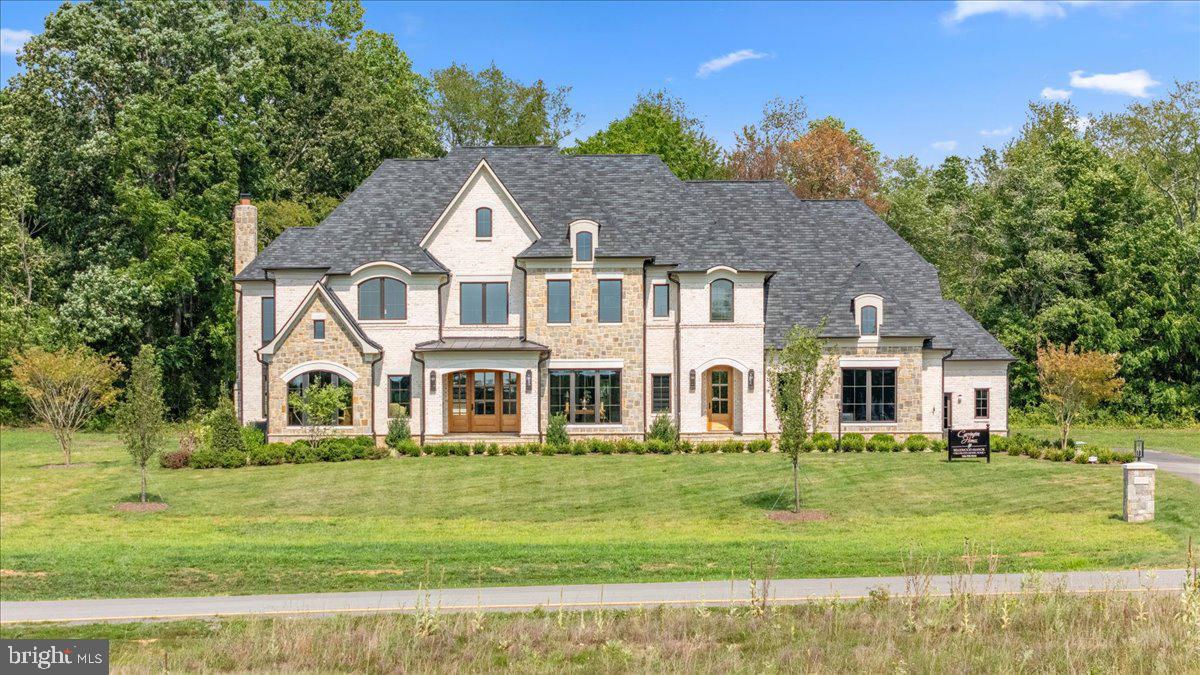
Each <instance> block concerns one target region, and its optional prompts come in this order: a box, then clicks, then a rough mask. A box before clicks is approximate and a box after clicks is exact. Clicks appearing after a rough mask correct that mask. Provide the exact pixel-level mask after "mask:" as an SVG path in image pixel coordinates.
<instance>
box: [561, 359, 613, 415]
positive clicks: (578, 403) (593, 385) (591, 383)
mask: <svg viewBox="0 0 1200 675" xmlns="http://www.w3.org/2000/svg"><path fill="white" fill-rule="evenodd" d="M621 372H622V371H621V370H620V369H601V370H592V369H581V370H557V369H556V370H551V371H550V380H549V382H550V391H549V394H550V414H551V415H554V414H556V413H563V414H565V415H566V416H567V422H568V423H570V424H619V423H620V422H621V405H622V400H623V399H622V397H621ZM606 393H608V394H610V396H608V397H606V396H605V394H606Z"/></svg>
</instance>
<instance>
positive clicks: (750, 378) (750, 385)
mask: <svg viewBox="0 0 1200 675" xmlns="http://www.w3.org/2000/svg"><path fill="white" fill-rule="evenodd" d="M746 389H747V390H748V391H754V369H753V368H751V369H750V375H749V376H748V377H747V378H746Z"/></svg>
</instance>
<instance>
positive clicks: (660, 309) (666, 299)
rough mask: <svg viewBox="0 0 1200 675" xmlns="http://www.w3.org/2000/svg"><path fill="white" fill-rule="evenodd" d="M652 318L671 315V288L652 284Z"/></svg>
mask: <svg viewBox="0 0 1200 675" xmlns="http://www.w3.org/2000/svg"><path fill="white" fill-rule="evenodd" d="M653 288H654V316H656V317H664V316H667V315H668V314H670V313H671V288H670V287H669V286H667V285H666V284H654V287H653Z"/></svg>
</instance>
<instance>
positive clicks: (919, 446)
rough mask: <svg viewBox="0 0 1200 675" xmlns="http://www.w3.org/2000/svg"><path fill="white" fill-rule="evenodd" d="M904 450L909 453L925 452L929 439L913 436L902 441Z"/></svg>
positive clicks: (917, 435)
mask: <svg viewBox="0 0 1200 675" xmlns="http://www.w3.org/2000/svg"><path fill="white" fill-rule="evenodd" d="M904 449H905V450H908V451H909V452H925V451H926V450H928V449H929V437H928V436H922V435H921V434H913V435H912V436H909V437H908V438H906V439H904Z"/></svg>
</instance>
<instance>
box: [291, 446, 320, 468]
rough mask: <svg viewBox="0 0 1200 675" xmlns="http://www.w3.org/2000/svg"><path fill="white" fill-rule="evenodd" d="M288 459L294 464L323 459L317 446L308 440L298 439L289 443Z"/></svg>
mask: <svg viewBox="0 0 1200 675" xmlns="http://www.w3.org/2000/svg"><path fill="white" fill-rule="evenodd" d="M287 461H289V462H291V463H292V464H309V463H311V462H319V461H321V459H320V455H319V454H318V453H317V450H316V448H314V447H312V445H310V444H309V442H308V441H296V442H295V443H292V444H290V445H288V448H287Z"/></svg>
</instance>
